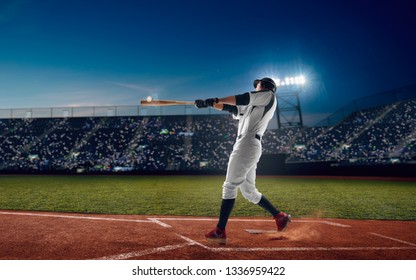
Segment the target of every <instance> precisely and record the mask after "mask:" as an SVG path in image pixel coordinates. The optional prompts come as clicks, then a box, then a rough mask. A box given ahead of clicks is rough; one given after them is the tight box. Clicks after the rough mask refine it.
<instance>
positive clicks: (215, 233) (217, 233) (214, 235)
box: [205, 227, 227, 244]
mask: <svg viewBox="0 0 416 280" xmlns="http://www.w3.org/2000/svg"><path fill="white" fill-rule="evenodd" d="M205 238H206V239H207V240H208V241H211V242H215V243H218V244H226V243H227V234H226V233H225V229H224V230H222V229H219V228H218V227H216V228H214V229H213V230H211V231H210V232H208V233H207V234H205Z"/></svg>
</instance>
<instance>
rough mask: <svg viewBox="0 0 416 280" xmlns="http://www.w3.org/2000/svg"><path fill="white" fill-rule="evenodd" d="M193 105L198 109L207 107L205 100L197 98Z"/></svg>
mask: <svg viewBox="0 0 416 280" xmlns="http://www.w3.org/2000/svg"><path fill="white" fill-rule="evenodd" d="M195 107H197V108H198V109H201V108H207V107H208V105H207V103H205V100H201V99H197V100H195Z"/></svg>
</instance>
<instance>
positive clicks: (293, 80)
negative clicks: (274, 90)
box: [275, 75, 306, 87]
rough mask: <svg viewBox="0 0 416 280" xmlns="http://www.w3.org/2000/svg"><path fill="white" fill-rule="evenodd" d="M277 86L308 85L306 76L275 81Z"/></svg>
mask: <svg viewBox="0 0 416 280" xmlns="http://www.w3.org/2000/svg"><path fill="white" fill-rule="evenodd" d="M275 81H276V86H277V87H282V86H291V85H304V84H305V83H306V78H305V76H303V75H301V76H295V77H285V78H284V79H275Z"/></svg>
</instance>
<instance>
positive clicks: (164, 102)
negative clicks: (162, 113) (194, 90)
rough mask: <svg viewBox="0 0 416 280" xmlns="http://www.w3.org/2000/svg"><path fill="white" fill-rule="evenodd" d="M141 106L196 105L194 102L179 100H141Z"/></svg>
mask: <svg viewBox="0 0 416 280" xmlns="http://www.w3.org/2000/svg"><path fill="white" fill-rule="evenodd" d="M140 105H141V106H149V107H150V106H175V105H194V102H193V101H177V100H151V101H147V100H140Z"/></svg>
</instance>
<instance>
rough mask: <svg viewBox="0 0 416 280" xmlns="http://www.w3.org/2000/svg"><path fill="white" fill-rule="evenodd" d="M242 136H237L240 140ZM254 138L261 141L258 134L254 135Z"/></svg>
mask: <svg viewBox="0 0 416 280" xmlns="http://www.w3.org/2000/svg"><path fill="white" fill-rule="evenodd" d="M243 136H244V134H240V135H238V139H241V137H243ZM254 138H256V139H257V140H259V141H261V136H260V135H258V134H256V135H254Z"/></svg>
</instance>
